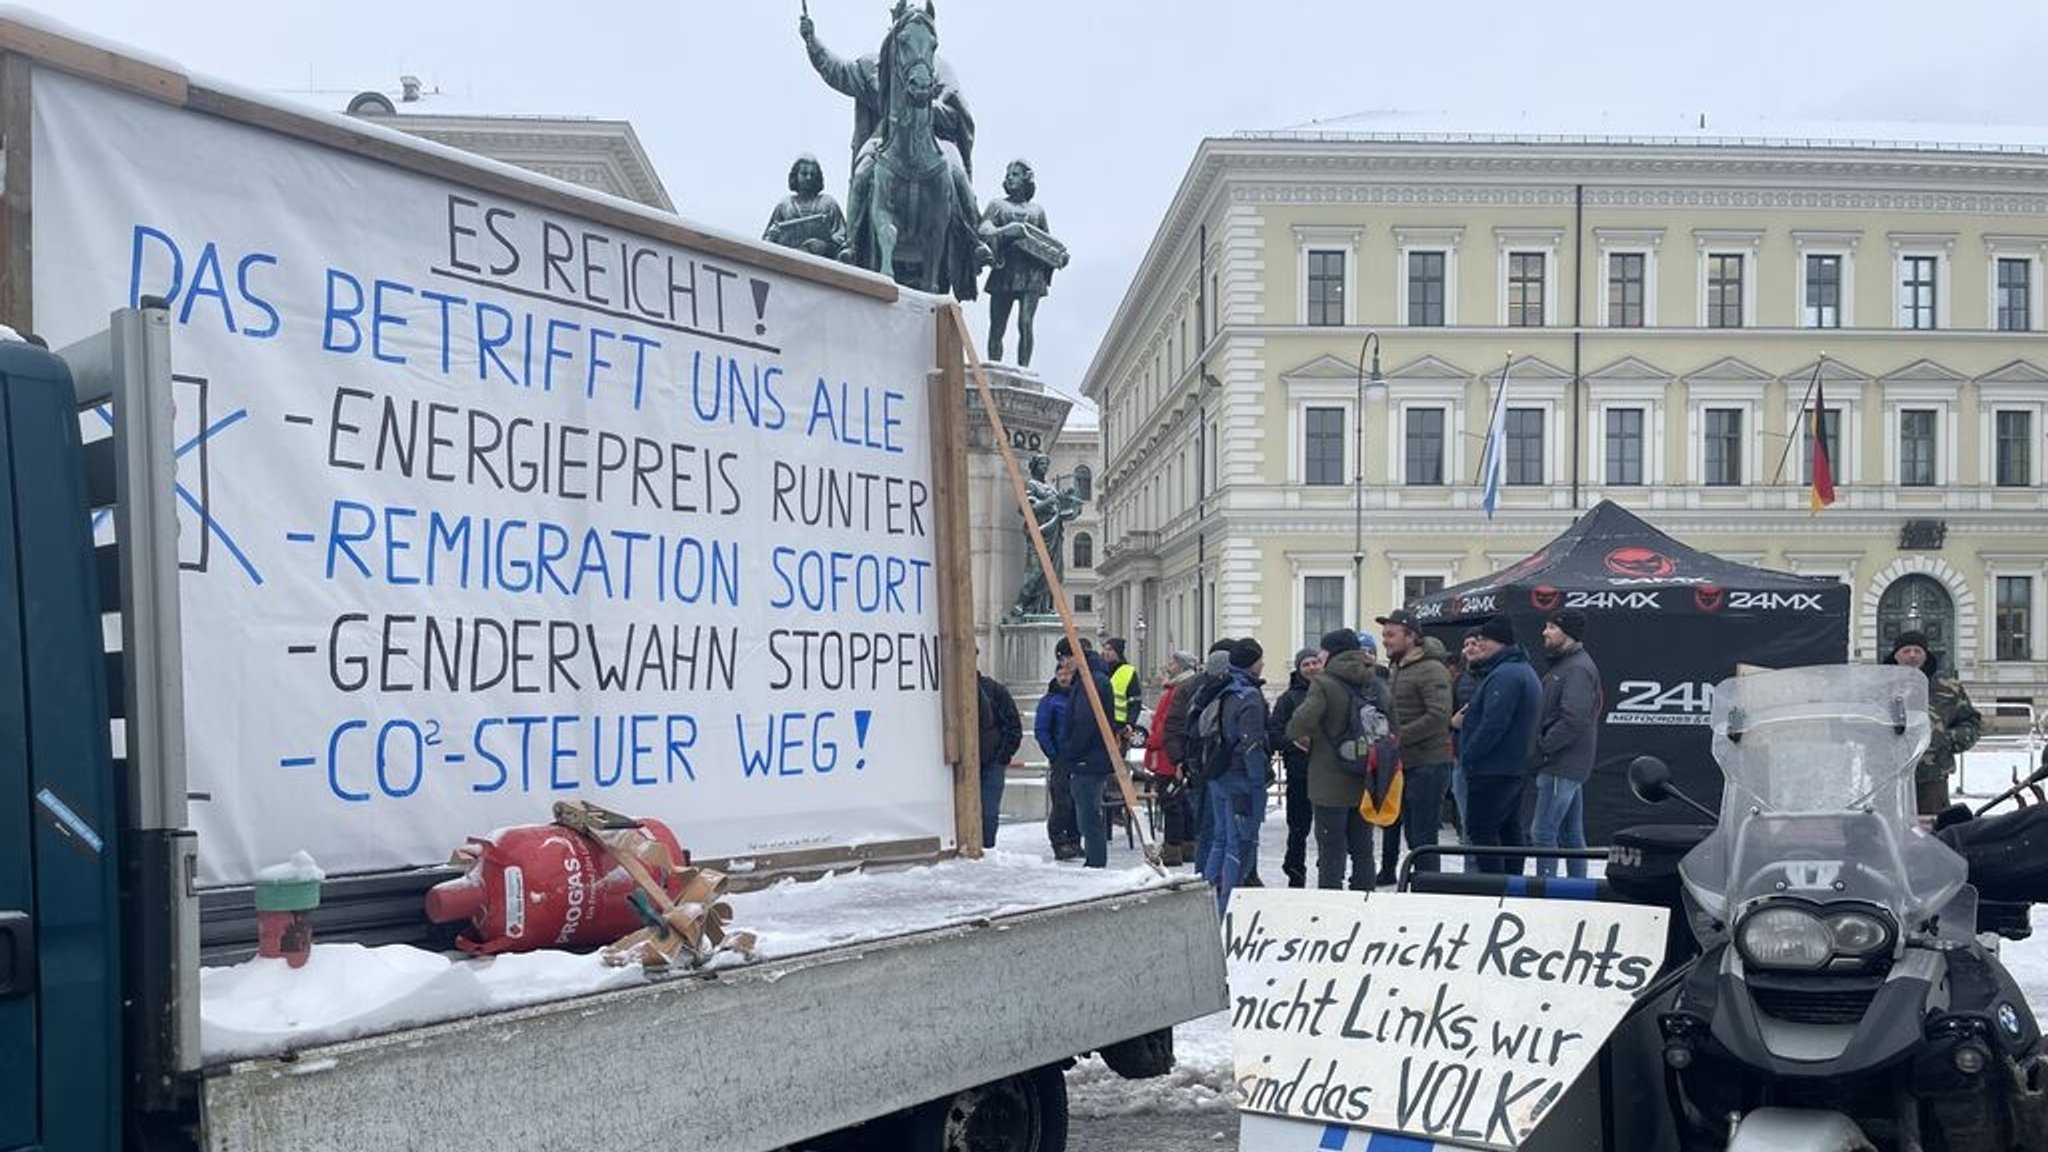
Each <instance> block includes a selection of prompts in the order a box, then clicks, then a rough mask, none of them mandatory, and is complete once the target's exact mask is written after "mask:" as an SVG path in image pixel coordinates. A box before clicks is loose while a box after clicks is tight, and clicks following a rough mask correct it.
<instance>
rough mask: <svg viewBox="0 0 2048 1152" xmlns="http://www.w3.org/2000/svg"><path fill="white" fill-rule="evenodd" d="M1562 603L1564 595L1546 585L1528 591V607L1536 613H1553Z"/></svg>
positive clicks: (1539, 585)
mask: <svg viewBox="0 0 2048 1152" xmlns="http://www.w3.org/2000/svg"><path fill="white" fill-rule="evenodd" d="M1563 603H1564V593H1562V592H1559V591H1558V590H1557V589H1555V588H1552V587H1551V586H1550V585H1548V584H1538V585H1537V586H1536V587H1534V588H1531V589H1529V607H1531V608H1534V609H1535V610H1537V611H1538V612H1555V611H1557V610H1558V608H1559V606H1561V605H1562V604H1563Z"/></svg>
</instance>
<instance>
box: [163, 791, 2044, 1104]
mask: <svg viewBox="0 0 2048 1152" xmlns="http://www.w3.org/2000/svg"><path fill="white" fill-rule="evenodd" d="M1972 783H1975V782H1974V781H1973V782H1972ZM1286 837H1287V826H1286V819H1285V817H1284V815H1283V814H1282V813H1281V811H1280V810H1279V807H1278V806H1277V805H1275V806H1274V807H1273V809H1272V810H1271V811H1270V812H1269V814H1268V816H1267V820H1266V825H1265V828H1264V829H1263V832H1262V835H1261V836H1260V840H1259V862H1260V863H1259V872H1260V874H1261V875H1262V876H1263V877H1265V878H1266V880H1267V881H1268V882H1270V883H1284V882H1285V881H1284V879H1283V876H1282V873H1281V869H1280V860H1281V856H1282V854H1283V852H1284V850H1285V846H1286ZM1313 854H1314V848H1313V846H1311V847H1310V860H1311V867H1312V866H1313ZM1170 875H1171V876H1172V877H1175V878H1184V877H1187V876H1190V875H1192V873H1191V871H1190V870H1189V869H1187V868H1178V869H1173V870H1172V871H1171V873H1170ZM1159 883H1163V881H1161V880H1160V879H1159V878H1158V877H1157V876H1155V875H1154V874H1153V873H1152V871H1151V870H1150V869H1148V868H1146V867H1145V866H1144V863H1143V859H1142V857H1141V856H1140V854H1139V853H1138V851H1137V850H1135V849H1133V848H1131V847H1127V846H1126V844H1125V840H1124V838H1123V835H1122V834H1121V832H1117V833H1115V834H1113V835H1112V837H1111V843H1110V867H1109V869H1107V870H1105V871H1090V870H1087V869H1083V868H1081V867H1080V866H1079V865H1078V864H1074V863H1057V864H1056V863H1054V862H1053V861H1052V860H1051V852H1050V849H1049V848H1048V846H1047V844H1046V839H1045V826H1044V824H1042V823H1021V822H1020V823H1006V824H1004V825H1003V828H1002V832H1001V834H1000V836H999V838H998V847H997V849H996V851H994V852H992V853H990V854H989V855H988V856H987V857H986V858H985V859H983V860H982V861H980V862H974V861H966V860H957V861H947V862H944V863H940V864H935V865H930V866H926V867H918V868H908V869H900V870H896V871H890V872H877V873H841V874H838V875H834V876H829V877H825V878H823V879H821V880H817V881H812V882H797V881H784V882H782V883H780V884H777V885H775V886H773V887H770V888H767V889H763V890H761V891H759V892H753V893H747V894H743V895H740V896H736V897H734V898H733V908H734V919H733V923H734V926H735V927H738V928H743V929H747V930H750V931H753V932H756V933H758V934H759V935H760V942H761V955H762V957H763V958H764V959H769V960H772V959H778V958H784V957H790V956H796V955H800V954H803V953H807V952H813V951H817V950H820V949H826V948H835V947H841V946H845V945H850V944H857V943H861V942H864V941H868V940H874V939H878V938H881V937H884V936H890V935H898V934H901V933H904V932H910V931H918V930H922V929H929V928H937V927H943V926H946V925H951V924H962V923H970V922H973V921H975V920H979V919H985V918H989V917H995V916H1001V915H1005V914H1008V913H1013V912H1018V911H1022V910H1024V909H1028V908H1034V907H1045V906H1048V905H1056V904H1063V903H1068V902H1072V901H1078V900H1086V899H1092V898H1096V897H1101V896H1110V895H1116V894H1120V893H1125V892H1132V891H1137V890H1140V889H1143V888H1145V887H1148V886H1152V885H1156V884H1159ZM2034 924H2035V933H2036V934H2035V936H2034V937H2033V938H2031V939H2029V940H2025V941H2022V942H2018V943H2013V942H2007V943H2006V944H2005V947H2004V951H2003V957H2004V960H2005V963H2006V966H2007V968H2008V969H2010V970H2011V972H2012V973H2013V976H2014V978H2015V979H2016V980H2017V981H2018V982H2019V984H2020V987H2021V988H2022V989H2023V990H2024V991H2025V993H2026V995H2027V999H2028V1001H2029V1002H2030V1003H2031V1004H2032V1005H2033V1006H2034V1010H2035V1012H2036V1014H2037V1015H2041V1016H2044V1017H2048V910H2042V909H2037V910H2036V912H2035V917H2034ZM1146 962H1147V958H1146V957H1143V956H1137V957H1132V963H1135V964H1143V963H1146ZM644 979H645V977H644V976H643V975H642V974H641V973H640V970H639V969H638V968H623V969H620V968H608V967H606V966H605V965H604V963H603V962H602V961H601V960H600V959H599V958H598V957H597V956H595V955H576V954H573V953H567V952H537V953H531V954H526V955H514V956H499V957H496V958H494V959H489V960H463V959H455V960H451V959H449V958H448V957H445V956H442V955H440V954H437V953H432V952H424V951H421V950H419V949H415V948H375V949H371V948H362V947H359V946H356V945H347V944H320V945H316V946H315V948H314V950H313V958H312V960H311V962H310V963H309V964H308V965H307V966H306V967H305V968H303V969H299V970H296V971H294V970H291V969H288V968H287V967H286V966H285V964H284V961H282V960H253V961H250V962H248V963H245V964H240V965H236V966H234V967H232V968H213V969H207V970H206V971H204V972H203V973H202V974H201V977H200V986H201V999H202V1019H203V1030H202V1036H203V1041H204V1048H205V1052H206V1056H207V1058H208V1060H209V1061H215V1060H220V1059H224V1058H229V1057H236V1056H254V1055H267V1054H274V1053H277V1052H282V1051H287V1050H290V1049H295V1048H302V1047H306V1046H309V1045H312V1044H315V1043H322V1042H328V1041H335V1040H341V1039H346V1038H349V1037H353V1036H361V1035H367V1034H370V1033H373V1032H378V1031H384V1030H388V1029H391V1028H396V1027H401V1026H405V1025H410V1024H419V1023H426V1022H430V1021H434V1020H445V1019H450V1018H453V1017H456V1016H461V1015H468V1014H473V1013H476V1012H483V1011H498V1010H503V1009H507V1008H513V1007H520V1006H524V1005H529V1004H536V1003H541V1002H544V1001H548V1000H557V999H563V998H567V997H571V996H576V995H581V994H585V993H589V992H595V991H601V990H606V989H611V988H618V987H625V986H629V985H632V984H635V983H639V982H641V981H642V980H644ZM1174 1044H1175V1053H1176V1056H1177V1058H1178V1065H1179V1066H1178V1067H1177V1068H1176V1069H1175V1070H1174V1071H1173V1072H1172V1073H1171V1074H1170V1075H1167V1076H1164V1077H1160V1078H1158V1079H1154V1080H1138V1081H1131V1080H1124V1079H1121V1078H1120V1077H1118V1076H1116V1074H1115V1073H1113V1072H1111V1071H1109V1069H1108V1068H1107V1067H1106V1066H1104V1065H1103V1063H1102V1062H1101V1060H1100V1059H1099V1058H1096V1057H1089V1058H1088V1059H1086V1060H1083V1061H1081V1062H1080V1063H1079V1064H1078V1065H1076V1066H1075V1067H1074V1068H1073V1069H1072V1070H1071V1071H1070V1072H1069V1073H1068V1075H1067V1084H1068V1089H1069V1092H1070V1093H1071V1106H1072V1109H1073V1112H1074V1114H1075V1115H1076V1116H1080V1117H1108V1116H1126V1115H1151V1114H1168V1113H1197V1112H1212V1111H1213V1112H1216V1113H1219V1114H1222V1113H1228V1112H1229V1111H1230V1109H1231V1108H1232V1107H1233V1106H1234V1105H1233V1100H1232V1088H1231V1079H1232V1071H1231V1052H1230V1028H1229V1020H1228V1017H1227V1014H1225V1013H1221V1012H1219V1013H1216V1014H1214V1015H1211V1016H1206V1017H1203V1018H1201V1019H1199V1020H1193V1021H1190V1022H1188V1023H1186V1024H1184V1025H1182V1026H1180V1027H1179V1028H1177V1029H1175V1031H1174Z"/></svg>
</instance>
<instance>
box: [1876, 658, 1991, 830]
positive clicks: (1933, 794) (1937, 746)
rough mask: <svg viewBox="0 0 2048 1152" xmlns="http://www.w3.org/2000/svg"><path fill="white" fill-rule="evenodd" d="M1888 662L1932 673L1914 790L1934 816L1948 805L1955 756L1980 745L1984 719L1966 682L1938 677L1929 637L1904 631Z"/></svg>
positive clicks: (1923, 808)
mask: <svg viewBox="0 0 2048 1152" xmlns="http://www.w3.org/2000/svg"><path fill="white" fill-rule="evenodd" d="M1884 662H1885V663H1887V664H1902V665H1904V666H1906V667H1908V668H1918V669H1919V670H1920V671H1922V672H1924V673H1926V674H1927V723H1928V740H1927V751H1926V753H1925V754H1923V755H1922V756H1921V757H1920V764H1919V766H1918V767H1917V768H1915V769H1914V770H1913V786H1914V791H1915V792H1916V794H1917V796H1918V800H1919V806H1920V814H1921V815H1922V816H1933V815H1937V814H1939V813H1940V812H1941V811H1942V810H1943V809H1944V808H1947V807H1948V805H1949V795H1948V781H1949V777H1950V776H1951V775H1952V774H1953V773H1954V772H1955V768H1956V753H1958V752H1967V751H1969V750H1970V746H1971V745H1973V744H1975V743H1976V742H1977V735H1978V733H1979V732H1980V731H1982V729H1983V725H1984V718H1983V717H1982V716H1981V715H1979V714H1978V713H1977V708H1976V706H1975V705H1973V704H1971V703H1970V694H1969V693H1968V692H1965V691H1963V685H1962V682H1961V681H1959V680H1950V679H1947V678H1945V677H1942V676H1939V675H1936V671H1937V669H1938V668H1939V667H1940V661H1939V659H1938V658H1937V657H1936V656H1935V655H1934V653H1932V652H1930V651H1928V650H1927V634H1926V633H1924V632H1915V631H1908V632H1901V633H1899V635H1898V638H1897V639H1895V640H1893V641H1892V650H1891V654H1890V655H1888V656H1886V657H1885V658H1884Z"/></svg>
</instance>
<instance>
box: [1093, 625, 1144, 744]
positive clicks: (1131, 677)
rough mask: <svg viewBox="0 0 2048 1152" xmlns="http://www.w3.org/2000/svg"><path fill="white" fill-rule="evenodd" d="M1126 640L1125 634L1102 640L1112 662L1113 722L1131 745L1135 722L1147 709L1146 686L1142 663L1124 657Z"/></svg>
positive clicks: (1125, 740)
mask: <svg viewBox="0 0 2048 1152" xmlns="http://www.w3.org/2000/svg"><path fill="white" fill-rule="evenodd" d="M1125 643H1126V641H1125V640H1124V638H1123V637H1121V636H1112V637H1110V638H1109V639H1107V640H1105V641H1103V642H1102V656H1103V660H1104V662H1105V663H1107V664H1108V665H1109V695H1110V702H1109V719H1110V723H1111V724H1112V725H1113V726H1114V727H1115V728H1116V730H1117V734H1118V735H1120V736H1122V737H1124V743H1125V746H1126V747H1129V745H1130V732H1131V725H1133V724H1135V723H1137V722H1138V716H1139V715H1140V714H1141V713H1142V712H1143V711H1144V707H1143V705H1144V695H1145V689H1144V686H1143V685H1142V684H1140V683H1139V682H1138V666H1137V665H1135V664H1132V663H1131V662H1130V661H1129V660H1128V659H1126V658H1125V656H1124V651H1125V648H1124V645H1125Z"/></svg>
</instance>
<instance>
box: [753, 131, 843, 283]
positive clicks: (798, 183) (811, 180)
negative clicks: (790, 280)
mask: <svg viewBox="0 0 2048 1152" xmlns="http://www.w3.org/2000/svg"><path fill="white" fill-rule="evenodd" d="M789 192H790V194H789V196H787V197H785V198H784V199H783V201H782V203H780V204H777V205H776V206H775V211H774V212H772V213H770V214H769V216H768V228H767V230H766V231H764V232H762V233H761V238H762V239H763V240H766V241H768V242H769V243H771V244H780V245H782V246H783V247H784V248H796V249H799V250H801V251H804V252H808V253H810V254H811V255H813V256H824V257H827V258H829V259H833V260H844V259H847V258H848V256H849V255H850V253H849V252H848V251H847V247H846V213H844V212H842V211H840V209H839V201H837V200H834V199H833V198H832V196H831V194H830V193H828V192H826V191H825V168H824V166H823V165H821V164H819V163H818V158H817V157H816V156H812V155H811V154H809V153H805V154H804V155H802V156H799V157H797V158H796V163H794V164H791V165H790V166H789Z"/></svg>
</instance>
